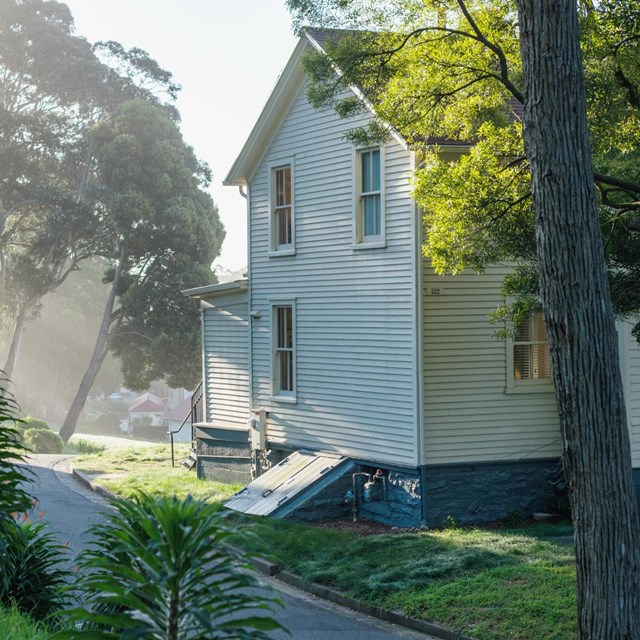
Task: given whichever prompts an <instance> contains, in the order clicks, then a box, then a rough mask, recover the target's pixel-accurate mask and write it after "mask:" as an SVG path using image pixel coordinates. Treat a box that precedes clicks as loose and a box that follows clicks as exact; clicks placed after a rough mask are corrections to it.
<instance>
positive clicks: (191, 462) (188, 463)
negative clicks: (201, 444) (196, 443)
mask: <svg viewBox="0 0 640 640" xmlns="http://www.w3.org/2000/svg"><path fill="white" fill-rule="evenodd" d="M197 462H198V457H197V456H196V452H195V451H194V450H193V449H192V450H191V451H189V455H188V456H187V457H186V458H185V459H184V460H183V461H182V464H181V465H180V466H181V467H184V468H185V469H187V470H188V471H191V469H194V468H195V466H196V464H197Z"/></svg>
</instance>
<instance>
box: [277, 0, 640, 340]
mask: <svg viewBox="0 0 640 640" xmlns="http://www.w3.org/2000/svg"><path fill="white" fill-rule="evenodd" d="M288 5H289V7H290V9H291V10H292V11H293V14H294V18H295V21H296V24H297V26H298V27H299V28H300V27H301V26H302V25H304V24H305V23H306V24H314V23H319V22H322V23H323V24H325V25H326V24H329V25H330V26H341V27H345V26H346V27H350V28H352V29H355V30H345V29H344V28H343V29H340V30H338V31H336V32H335V34H334V36H333V37H328V38H326V39H325V42H324V47H325V48H326V50H327V51H328V53H329V57H327V56H323V55H320V54H315V53H314V54H310V55H309V56H308V57H307V59H306V62H305V66H306V70H307V71H308V73H309V75H310V77H311V85H310V89H309V97H310V99H311V101H312V102H313V104H314V105H316V106H321V105H328V104H332V105H333V106H335V108H336V109H337V110H338V112H339V113H340V114H341V115H343V116H347V117H348V116H350V115H352V114H354V113H355V112H356V111H358V110H359V109H362V108H363V103H362V102H361V101H359V100H358V99H356V98H353V97H352V98H347V99H345V98H344V97H343V96H344V93H343V92H342V90H343V89H344V88H345V87H346V86H348V85H356V86H358V87H359V88H360V89H361V90H362V92H363V93H364V96H365V97H366V99H367V100H368V101H369V102H370V103H372V104H373V105H374V107H375V113H376V115H377V118H376V120H375V121H374V122H373V123H372V125H371V126H369V127H368V129H366V130H356V131H353V132H352V133H351V134H350V137H351V139H352V140H354V141H356V142H359V143H366V142H367V141H379V140H381V139H384V138H385V136H387V135H388V133H389V129H390V127H393V128H394V129H395V130H396V131H398V132H399V133H400V134H401V135H402V136H403V137H404V138H405V139H406V140H407V141H408V142H409V143H410V144H411V145H412V147H413V148H415V149H416V150H417V152H418V154H419V158H420V160H421V164H420V166H419V168H418V169H417V171H416V173H415V176H414V197H415V199H416V201H417V203H418V204H419V205H420V207H421V209H422V210H423V211H424V224H425V227H426V229H427V232H428V233H426V234H425V244H424V251H425V254H426V255H428V256H429V257H430V258H431V259H432V261H433V265H434V267H435V268H436V270H437V271H439V272H453V273H458V272H460V271H461V270H463V269H465V268H471V269H475V270H477V271H482V270H483V269H484V268H485V267H486V266H487V265H489V264H491V263H495V262H500V261H509V262H513V263H515V264H516V265H517V268H516V270H515V272H514V273H513V274H512V275H511V276H509V278H507V280H506V282H505V294H506V295H507V296H514V299H515V303H514V304H513V305H510V306H509V307H508V308H505V309H503V310H502V312H501V313H500V314H499V317H500V318H504V317H510V318H511V319H514V320H516V321H517V320H518V319H519V318H520V317H522V314H523V313H524V312H525V311H527V310H528V309H529V308H531V306H532V305H536V304H539V300H538V278H537V266H536V253H535V238H534V225H533V215H532V207H531V197H530V195H531V178H530V170H529V162H528V160H527V157H526V155H525V153H524V145H523V138H522V104H523V77H522V63H521V59H520V50H519V39H518V22H517V12H516V6H515V3H514V2H511V1H510V0H482V1H480V0H471V1H468V2H459V1H457V0H427V1H424V2H423V1H420V2H417V1H414V0H389V1H388V2H385V3H382V4H381V5H380V6H376V7H375V8H371V7H368V6H367V5H368V3H364V2H360V0H324V1H321V2H313V1H312V0H289V2H288ZM580 25H581V46H582V50H583V59H584V70H585V81H586V89H587V109H588V120H589V133H590V140H591V147H592V154H593V167H594V177H595V180H596V185H597V189H598V198H599V215H600V221H601V227H602V234H603V237H604V239H605V252H606V260H607V265H608V275H609V281H610V283H611V289H612V297H613V304H614V308H615V310H616V312H617V313H618V315H620V316H631V315H636V314H637V313H638V312H640V287H639V286H638V284H639V282H640V260H639V259H638V256H640V234H639V233H638V231H639V230H640V215H638V210H639V208H640V197H639V196H640V170H639V167H640V164H639V163H638V159H639V158H638V154H639V153H640V98H639V96H640V66H639V65H638V60H639V59H640V56H639V55H638V47H639V46H640V45H639V44H638V43H639V42H640V9H638V8H637V7H636V6H635V4H634V3H626V2H610V3H589V2H583V3H582V4H581V10H580ZM334 65H335V67H338V68H339V69H340V71H341V75H340V76H337V75H336V74H335V71H334V69H335V67H334ZM639 331H640V325H636V335H638V332H639Z"/></svg>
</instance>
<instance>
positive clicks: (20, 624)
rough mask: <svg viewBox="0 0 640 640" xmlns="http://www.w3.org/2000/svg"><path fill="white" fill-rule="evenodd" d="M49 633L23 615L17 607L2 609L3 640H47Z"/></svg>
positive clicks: (1, 637) (0, 632)
mask: <svg viewBox="0 0 640 640" xmlns="http://www.w3.org/2000/svg"><path fill="white" fill-rule="evenodd" d="M48 637H49V633H48V631H47V629H46V628H45V627H44V626H43V625H42V624H39V623H36V622H34V621H33V620H32V619H31V618H30V617H29V616H27V615H25V614H24V613H21V612H20V611H19V610H18V609H17V608H16V607H15V606H12V607H10V608H7V609H5V608H3V607H0V639H1V640H47V638H48Z"/></svg>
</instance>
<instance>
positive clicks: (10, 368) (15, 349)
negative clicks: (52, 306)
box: [3, 298, 38, 379]
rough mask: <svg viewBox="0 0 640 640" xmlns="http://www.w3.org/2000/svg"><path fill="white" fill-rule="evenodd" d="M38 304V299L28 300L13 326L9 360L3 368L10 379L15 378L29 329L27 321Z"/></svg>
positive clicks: (21, 308)
mask: <svg viewBox="0 0 640 640" xmlns="http://www.w3.org/2000/svg"><path fill="white" fill-rule="evenodd" d="M37 303H38V299H37V298H32V299H31V300H28V301H27V302H25V304H23V305H22V306H21V307H20V311H18V315H17V316H16V320H15V323H14V325H13V334H12V336H11V345H10V347H9V354H8V355H7V360H6V362H5V363H4V367H3V371H4V374H5V375H6V376H7V378H9V379H12V378H13V372H14V371H15V369H16V364H17V362H18V355H19V354H20V346H21V345H22V336H23V335H24V330H25V329H26V328H27V320H28V319H29V314H30V313H31V311H32V310H33V308H34V307H35V306H36V304H37Z"/></svg>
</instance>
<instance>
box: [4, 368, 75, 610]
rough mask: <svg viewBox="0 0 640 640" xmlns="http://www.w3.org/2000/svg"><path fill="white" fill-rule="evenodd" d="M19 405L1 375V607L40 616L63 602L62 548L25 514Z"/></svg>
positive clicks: (27, 497) (26, 500) (27, 506)
mask: <svg viewBox="0 0 640 640" xmlns="http://www.w3.org/2000/svg"><path fill="white" fill-rule="evenodd" d="M17 413H18V407H17V405H16V403H15V401H14V399H13V397H12V396H11V394H10V393H9V391H8V381H7V380H6V378H0V606H9V605H15V607H16V608H17V609H19V610H20V611H22V612H23V613H27V614H29V615H30V616H32V617H33V618H35V619H37V620H42V619H44V618H46V617H50V616H51V615H52V614H54V613H55V612H56V611H57V610H58V609H60V607H61V606H63V602H64V600H63V594H62V586H63V584H64V578H65V573H64V572H63V571H62V569H61V568H60V567H61V563H62V547H61V545H60V544H58V543H57V542H56V541H55V540H54V539H53V537H52V536H51V535H50V534H47V533H44V531H43V528H44V527H43V525H41V524H31V523H30V522H29V521H28V518H26V517H24V518H23V517H20V516H21V514H24V515H26V514H27V512H28V511H29V510H30V509H31V507H32V506H33V503H32V498H31V496H30V495H29V493H28V491H27V489H26V487H25V483H26V482H27V481H28V479H29V477H30V472H29V469H28V468H27V467H26V466H24V465H20V464H18V463H20V462H23V461H24V456H25V454H26V453H27V451H28V449H27V448H26V447H25V445H24V444H23V443H22V439H21V436H20V433H19V431H18V429H17V428H16V424H17V423H19V420H17V419H16V417H15V416H16V414H17Z"/></svg>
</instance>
